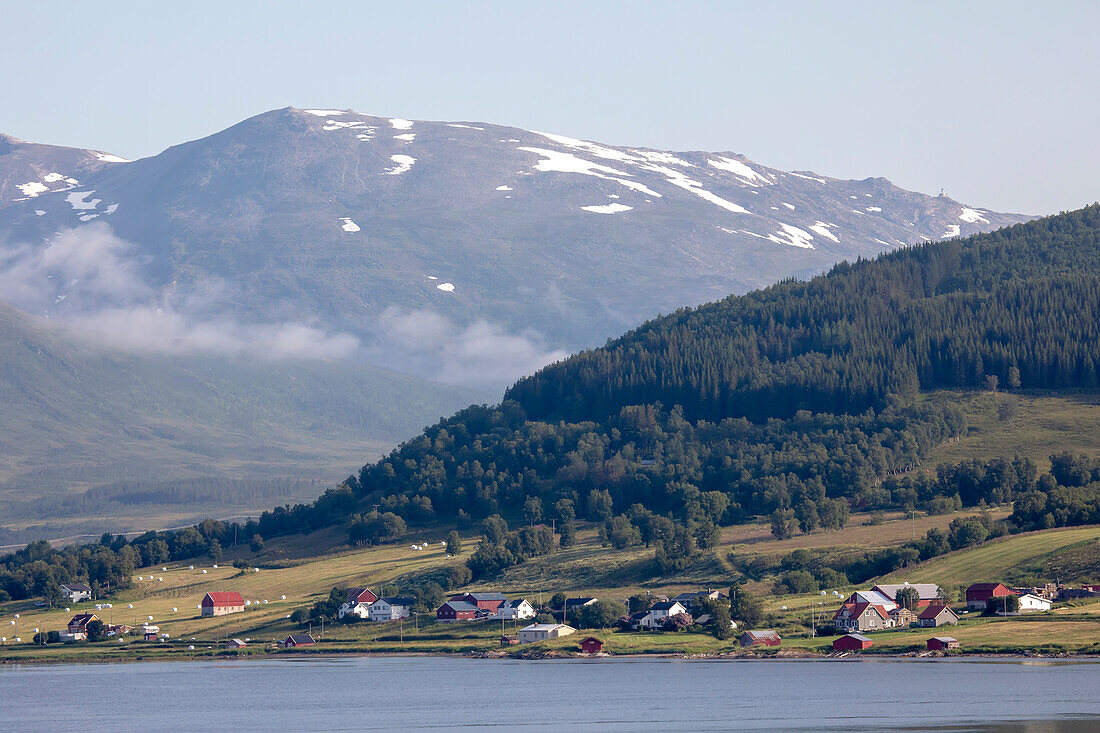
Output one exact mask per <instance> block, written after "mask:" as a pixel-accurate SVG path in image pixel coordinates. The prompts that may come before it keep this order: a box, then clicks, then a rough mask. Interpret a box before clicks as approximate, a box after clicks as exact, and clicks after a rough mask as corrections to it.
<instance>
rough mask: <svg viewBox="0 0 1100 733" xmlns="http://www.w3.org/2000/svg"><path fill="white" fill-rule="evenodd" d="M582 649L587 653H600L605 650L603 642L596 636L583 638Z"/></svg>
mask: <svg viewBox="0 0 1100 733" xmlns="http://www.w3.org/2000/svg"><path fill="white" fill-rule="evenodd" d="M581 651H582V652H584V653H585V654H598V653H599V652H602V651H603V642H602V641H600V640H599V639H597V638H596V637H594V636H590V637H588V638H587V639H582V640H581Z"/></svg>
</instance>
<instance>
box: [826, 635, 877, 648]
mask: <svg viewBox="0 0 1100 733" xmlns="http://www.w3.org/2000/svg"><path fill="white" fill-rule="evenodd" d="M874 643H875V642H873V641H871V640H870V639H869V638H867V637H866V636H864V635H863V634H845V635H844V636H840V637H837V638H836V639H833V651H837V652H859V651H863V650H864V649H870V648H871V647H872V646H873V645H874Z"/></svg>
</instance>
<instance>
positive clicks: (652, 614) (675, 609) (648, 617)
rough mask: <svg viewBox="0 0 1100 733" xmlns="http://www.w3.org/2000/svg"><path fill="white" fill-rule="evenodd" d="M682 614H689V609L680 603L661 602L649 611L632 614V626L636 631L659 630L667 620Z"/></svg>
mask: <svg viewBox="0 0 1100 733" xmlns="http://www.w3.org/2000/svg"><path fill="white" fill-rule="evenodd" d="M681 613H687V609H686V608H684V606H683V604H681V603H680V602H679V601H661V602H660V603H655V604H653V607H652V608H650V609H649V610H648V611H640V612H638V613H635V614H632V615H631V617H630V625H631V628H633V629H636V630H640V629H657V628H660V627H661V624H662V623H664V620H665V619H666V618H669V617H670V616H678V615H679V614H681Z"/></svg>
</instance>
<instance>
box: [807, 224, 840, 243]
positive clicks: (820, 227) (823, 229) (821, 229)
mask: <svg viewBox="0 0 1100 733" xmlns="http://www.w3.org/2000/svg"><path fill="white" fill-rule="evenodd" d="M835 226H836V224H826V223H825V222H823V221H819V222H817V223H815V224H814V225H813V226H811V227H807V228H808V229H809V230H810V231H811V232H814V233H815V234H820V235H821V236H823V237H825V238H826V239H831V240H833V241H834V242H839V241H840V239H838V238H837V236H836V235H835V234H833V233H832V232H830V231H829V227H835Z"/></svg>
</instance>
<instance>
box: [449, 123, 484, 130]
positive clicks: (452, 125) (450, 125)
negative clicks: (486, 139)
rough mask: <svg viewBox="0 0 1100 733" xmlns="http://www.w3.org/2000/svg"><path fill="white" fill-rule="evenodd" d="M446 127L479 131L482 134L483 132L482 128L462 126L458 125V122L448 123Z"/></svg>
mask: <svg viewBox="0 0 1100 733" xmlns="http://www.w3.org/2000/svg"><path fill="white" fill-rule="evenodd" d="M447 127H461V128H462V129H464V130H481V131H482V132H484V131H485V128H484V127H474V126H473V125H463V124H461V123H458V122H448V123H447Z"/></svg>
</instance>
